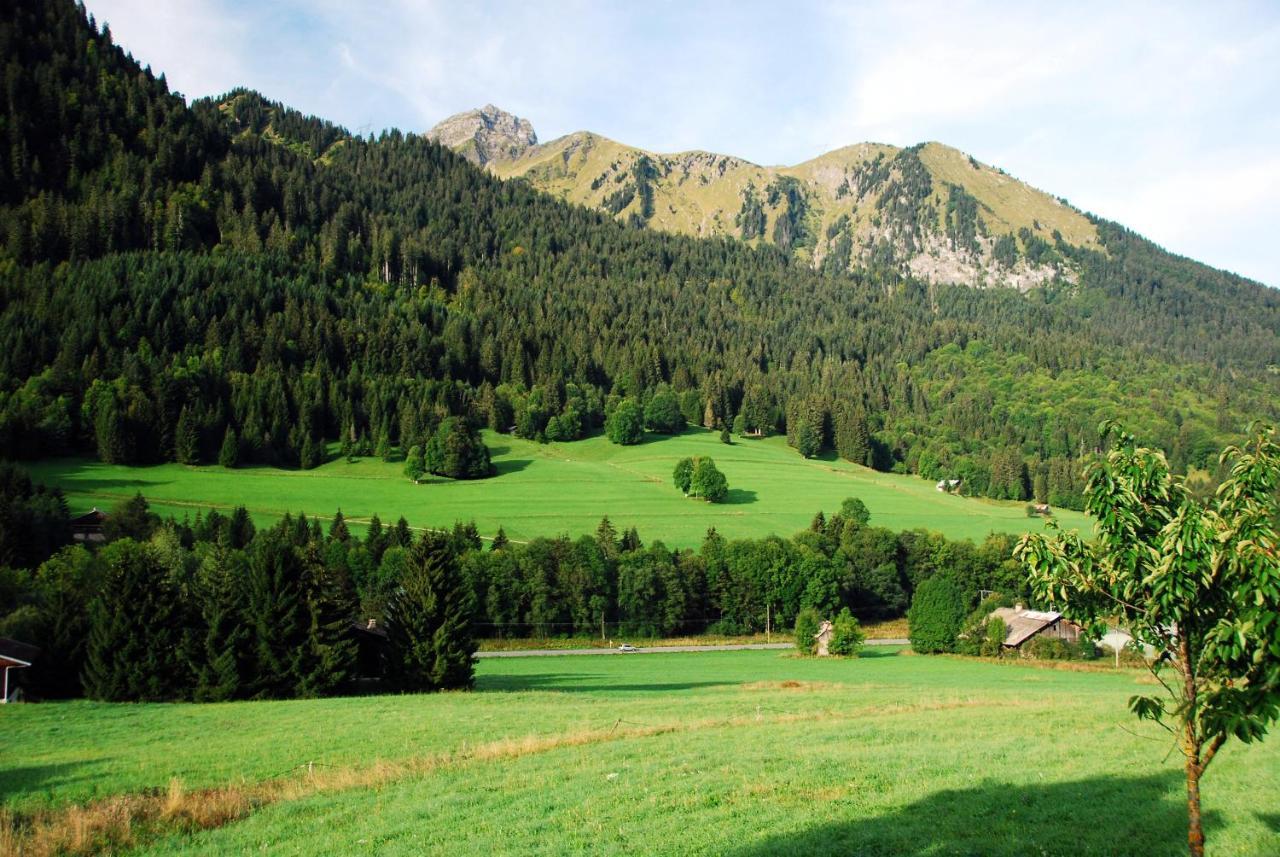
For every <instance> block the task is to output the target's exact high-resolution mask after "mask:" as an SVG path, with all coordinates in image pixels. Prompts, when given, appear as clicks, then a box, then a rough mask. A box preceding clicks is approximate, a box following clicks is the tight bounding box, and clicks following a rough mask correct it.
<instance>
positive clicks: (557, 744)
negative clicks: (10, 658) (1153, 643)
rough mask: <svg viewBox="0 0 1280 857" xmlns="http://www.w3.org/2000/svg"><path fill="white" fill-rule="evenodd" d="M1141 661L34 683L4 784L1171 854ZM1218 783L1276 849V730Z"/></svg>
mask: <svg viewBox="0 0 1280 857" xmlns="http://www.w3.org/2000/svg"><path fill="white" fill-rule="evenodd" d="M1149 681H1150V680H1149V679H1148V678H1147V677H1146V674H1145V672H1138V671H1130V670H1120V671H1110V670H1106V669H1101V668H1099V669H1091V670H1085V671H1082V670H1079V669H1051V668H1047V667H1044V666H1039V667H1037V666H1032V665H1025V664H1018V663H1013V664H1010V663H991V662H979V661H974V660H968V659H961V658H950V657H924V656H917V655H913V654H911V653H909V652H906V651H903V650H900V649H896V648H892V647H876V648H875V649H872V650H870V651H868V652H866V653H865V654H864V656H863V657H861V658H858V659H852V660H829V659H822V660H817V659H802V658H797V657H795V656H794V655H792V654H791V653H787V652H777V651H737V652H717V653H700V654H652V655H645V656H642V657H616V658H599V657H572V656H566V657H556V658H501V659H488V660H484V661H481V662H480V663H479V665H478V678H477V686H476V691H475V692H472V693H445V694H437V695H426V696H379V697H360V698H347V699H328V700H311V701H293V702H240V703H227V704H210V705H193V704H179V705H108V704H97V703H88V702H72V703H61V704H45V705H27V706H23V705H17V706H8V707H6V708H4V709H0V734H3V735H4V736H5V737H6V740H4V741H3V742H0V796H2V797H0V801H2V804H3V807H4V808H5V809H7V810H10V811H16V812H17V813H18V814H19V815H20V816H22V817H29V816H30V814H32V813H38V812H40V811H42V810H44V811H49V812H52V813H53V814H54V815H55V816H56V815H57V814H58V812H59V810H58V808H59V807H63V808H64V809H63V810H62V811H63V812H65V807H67V806H68V805H71V804H88V805H90V806H101V805H104V801H105V802H108V803H109V800H108V799H110V798H111V796H113V795H118V794H121V793H135V794H136V793H143V792H146V791H147V790H154V792H153V793H155V794H158V795H159V797H158V798H156V800H158V801H160V802H161V803H162V804H163V803H164V802H165V801H166V800H168V801H169V802H170V804H172V806H174V807H178V806H180V805H181V801H180V800H178V799H177V798H175V797H174V795H180V793H181V792H182V790H183V789H186V790H198V789H204V788H210V787H215V786H227V787H229V789H228V791H229V792H231V793H236V792H237V791H239V792H244V793H246V794H250V793H251V794H253V795H256V798H255V801H254V802H252V803H250V804H246V807H245V808H246V809H247V816H246V817H243V818H239V819H238V820H230V821H228V823H226V824H225V825H224V826H221V827H218V828H216V829H210V830H204V831H193V832H181V827H182V825H181V824H180V823H178V822H172V819H178V821H179V822H180V820H181V813H180V812H179V811H178V810H177V809H174V810H173V814H172V815H171V816H165V817H166V818H170V819H171V822H170V823H162V824H160V825H159V828H158V830H153V831H152V832H151V833H149V834H148V833H147V832H146V831H142V832H139V833H138V834H137V838H136V841H135V843H134V845H135V848H136V851H137V853H146V854H173V853H190V854H210V855H213V854H242V853H246V852H249V851H254V852H259V851H263V852H269V853H272V854H299V855H302V854H306V855H312V854H316V855H326V854H332V855H339V854H341V855H346V854H354V853H371V854H386V855H401V854H403V855H410V854H415V855H416V854H451V855H458V854H485V855H489V854H517V853H518V854H548V855H550V854H575V853H581V854H587V853H590V854H717V855H719V854H729V855H736V857H755V855H760V857H763V855H777V854H797V855H800V854H805V855H808V854H822V853H857V854H925V855H944V854H984V855H1025V854H1071V855H1082V854H1143V855H1160V854H1181V853H1185V845H1184V842H1185V839H1184V836H1185V833H1184V830H1185V827H1184V825H1185V804H1184V802H1183V792H1182V788H1183V783H1182V777H1181V773H1180V770H1179V762H1180V759H1179V758H1178V754H1177V752H1176V750H1173V751H1172V752H1170V751H1171V749H1172V748H1171V746H1170V743H1169V741H1168V740H1166V736H1165V733H1163V732H1161V731H1159V730H1158V729H1155V728H1152V727H1150V726H1144V725H1140V724H1139V723H1138V722H1137V721H1136V720H1135V719H1134V718H1133V717H1132V716H1131V715H1130V714H1129V713H1128V711H1127V710H1126V700H1127V698H1128V697H1129V696H1130V695H1132V694H1133V693H1135V692H1140V691H1146V690H1148V689H1149ZM15 738H16V740H14V739H15ZM175 780H176V781H178V782H179V783H180V786H177V785H171V783H173V782H174V781H175ZM264 783H265V785H264ZM166 790H168V791H167V792H166ZM166 793H167V794H168V795H169V797H168V798H166V797H165V795H166ZM1204 798H1205V809H1206V813H1207V818H1208V825H1207V827H1208V835H1209V846H1210V853H1212V854H1216V855H1250V857H1255V856H1256V857H1263V855H1274V854H1276V853H1280V815H1278V814H1277V812H1276V807H1277V806H1280V743H1277V742H1276V740H1275V739H1274V738H1273V740H1272V741H1270V742H1269V743H1262V744H1260V745H1254V746H1244V745H1241V744H1239V743H1232V744H1229V745H1228V747H1227V748H1226V749H1224V751H1223V753H1222V754H1221V755H1220V756H1219V758H1218V760H1217V761H1215V762H1214V765H1213V767H1212V768H1211V769H1210V771H1209V773H1208V774H1207V776H1206V778H1205V781H1204ZM166 824H167V826H166ZM175 828H177V829H178V832H173V831H174V829H175ZM166 831H168V832H166ZM157 837H158V838H157ZM0 845H3V842H2V841H0ZM0 850H3V848H0Z"/></svg>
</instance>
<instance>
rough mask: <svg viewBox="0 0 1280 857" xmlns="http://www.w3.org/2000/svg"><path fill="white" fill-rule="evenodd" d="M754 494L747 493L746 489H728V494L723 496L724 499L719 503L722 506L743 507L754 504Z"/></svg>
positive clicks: (752, 492) (755, 496) (751, 492)
mask: <svg viewBox="0 0 1280 857" xmlns="http://www.w3.org/2000/svg"><path fill="white" fill-rule="evenodd" d="M756 498H757V495H756V492H754V491H748V490H747V489H746V488H730V489H729V491H728V493H726V494H725V495H724V499H723V500H721V501H720V504H721V505H722V506H745V505H746V504H748V503H754V502H756Z"/></svg>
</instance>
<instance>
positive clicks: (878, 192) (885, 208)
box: [488, 131, 1101, 289]
mask: <svg viewBox="0 0 1280 857" xmlns="http://www.w3.org/2000/svg"><path fill="white" fill-rule="evenodd" d="M488 166H489V168H490V169H491V170H492V171H493V172H494V173H495V174H497V175H499V176H502V177H504V178H517V177H518V178H523V179H525V180H526V181H528V182H529V183H530V184H532V185H533V186H534V187H536V188H538V189H539V190H543V191H546V192H548V193H552V194H554V195H556V196H559V197H561V198H562V199H566V200H568V201H570V202H575V203H579V204H582V205H587V206H591V207H594V208H597V209H600V210H602V211H606V212H608V213H610V214H612V215H614V216H615V217H617V218H619V219H622V220H625V221H629V222H633V223H634V222H640V223H644V224H646V225H648V226H651V227H653V228H656V229H661V230H664V231H667V232H674V233H679V234H685V235H695V236H699V237H709V236H730V237H734V238H741V239H743V240H746V241H748V242H751V243H760V242H769V243H774V244H779V245H781V246H783V247H784V248H785V249H789V250H792V251H794V252H795V253H796V254H797V255H798V256H799V257H800V258H801V259H803V260H804V261H806V262H807V263H809V264H811V265H813V266H815V267H824V266H825V267H826V268H827V269H828V270H835V271H848V270H851V269H855V268H858V267H861V266H864V265H866V264H867V263H868V262H871V261H873V260H874V261H880V262H889V263H892V264H896V265H898V266H900V267H901V268H902V269H903V270H904V271H906V272H910V273H912V274H915V275H917V276H920V277H921V278H923V279H925V280H928V281H930V282H940V283H959V284H966V285H983V284H991V285H996V284H1003V285H1011V286H1015V287H1017V288H1020V289H1027V288H1030V287H1032V286H1035V285H1039V284H1042V283H1045V282H1048V281H1050V280H1052V279H1054V278H1055V277H1057V276H1062V277H1064V278H1065V279H1067V280H1069V281H1074V271H1075V267H1074V266H1073V265H1071V264H1070V263H1069V262H1067V261H1066V260H1064V259H1062V258H1061V256H1060V255H1058V254H1047V253H1045V252H1044V248H1043V247H1041V246H1040V245H1039V243H1037V242H1043V243H1044V244H1046V245H1049V246H1053V245H1055V244H1056V243H1057V242H1058V241H1059V240H1060V241H1062V242H1063V243H1065V244H1067V245H1069V246H1071V247H1076V248H1083V249H1089V250H1096V249H1098V248H1099V247H1100V246H1101V245H1100V242H1099V239H1098V232H1097V228H1096V226H1095V225H1094V223H1093V222H1092V221H1090V220H1089V218H1087V217H1086V216H1085V215H1083V214H1082V213H1080V212H1079V211H1076V210H1075V209H1073V208H1071V207H1070V206H1069V205H1067V204H1065V203H1063V202H1062V201H1061V200H1058V199H1056V198H1055V197H1053V196H1050V195H1049V194H1047V193H1044V192H1042V191H1039V190H1036V189H1035V188H1032V187H1030V186H1029V185H1026V184H1024V183H1022V182H1020V181H1018V180H1016V179H1014V178H1012V177H1011V176H1009V175H1007V174H1006V173H1004V172H1003V171H1001V170H999V169H997V168H994V167H991V166H988V165H985V164H981V163H979V162H978V161H976V160H974V159H973V158H971V157H969V156H968V155H965V154H964V153H963V152H960V151H958V150H956V149H953V148H951V147H949V146H945V145H942V144H940V143H927V144H924V145H922V146H918V147H912V148H910V149H905V150H904V149H900V148H897V147H894V146H888V145H883V144H877V143H860V144H857V145H853V146H847V147H844V148H842V149H837V150H836V151H833V152H828V153H826V154H824V155H821V156H819V157H817V158H814V159H812V160H809V161H805V162H804V163H801V164H797V165H795V166H791V167H763V166H759V165H756V164H753V163H750V162H749V161H744V160H742V159H739V158H734V157H731V156H726V155H718V154H713V153H710V152H701V151H692V152H680V153H676V154H671V155H662V154H655V153H652V152H646V151H643V150H641V149H636V148H633V147H631V146H627V145H624V144H622V143H618V142H616V141H613V140H610V139H608V138H606V137H601V136H600V135H598V134H593V133H590V132H585V131H584V132H577V133H574V134H569V135H567V136H564V137H561V138H559V139H556V140H552V141H550V142H548V143H544V144H542V145H538V146H533V147H529V148H525V149H523V150H522V151H520V153H519V154H518V155H516V156H514V157H507V158H500V159H495V160H491V161H489V163H488ZM1024 230H1025V233H1024ZM1005 236H1007V239H1006V241H1005V243H1004V244H1003V245H1002V246H1000V247H997V241H998V240H999V239H1000V238H1002V237H1005Z"/></svg>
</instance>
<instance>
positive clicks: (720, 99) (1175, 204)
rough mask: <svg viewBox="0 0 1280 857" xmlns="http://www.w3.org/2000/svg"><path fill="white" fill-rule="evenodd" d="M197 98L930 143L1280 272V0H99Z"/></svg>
mask: <svg viewBox="0 0 1280 857" xmlns="http://www.w3.org/2000/svg"><path fill="white" fill-rule="evenodd" d="M87 5H88V7H89V11H90V12H91V13H93V14H94V15H95V17H96V18H97V19H98V21H99V22H102V21H106V22H108V23H110V25H111V28H112V32H113V33H114V35H115V38H116V40H117V41H118V42H120V43H121V44H122V45H124V46H125V48H127V49H128V50H130V51H131V52H132V53H133V54H134V55H135V56H136V57H137V58H138V59H140V60H141V61H143V62H145V63H150V64H151V65H152V67H153V69H155V70H156V71H163V72H165V74H166V76H167V78H168V80H169V83H170V85H171V86H172V87H174V88H175V89H177V90H178V91H180V92H182V93H184V94H185V95H187V96H188V97H189V98H196V97H200V96H204V95H213V94H218V93H221V92H225V91H226V90H228V89H231V88H233V87H235V86H241V85H243V86H248V87H251V88H254V89H257V90H259V91H261V92H263V93H264V94H265V95H267V96H268V97H270V98H272V99H275V100H279V101H283V102H285V103H286V104H289V105H290V106H293V107H296V108H298V109H300V110H303V111H305V112H308V113H314V114H316V115H319V116H323V117H325V118H328V119H332V120H334V121H336V122H339V123H341V124H343V125H345V126H347V127H348V128H350V129H351V130H353V131H360V132H370V131H373V132H376V131H379V130H381V129H383V128H390V127H396V128H400V129H402V130H405V131H423V130H426V129H428V128H430V127H431V126H432V125H433V124H435V122H437V121H438V120H439V119H442V118H443V117H445V116H447V115H449V114H452V113H456V112H458V111H461V110H466V109H469V108H471V107H478V106H480V105H483V104H485V103H493V104H496V105H498V106H499V107H502V108H504V109H506V110H509V111H511V112H513V113H516V114H518V115H520V116H523V117H525V118H528V119H529V120H530V121H532V122H533V125H534V128H535V129H536V130H537V132H538V135H539V137H540V138H541V139H543V140H550V139H552V138H554V137H557V136H559V135H561V134H565V133H568V132H571V131H576V130H580V129H589V130H592V131H596V132H598V133H601V134H604V135H605V136H608V137H612V138H614V139H616V140H620V141H622V142H625V143H629V144H631V145H635V146H641V147H643V148H646V149H651V150H655V151H660V152H671V151H680V150H685V149H707V150H711V151H716V152H723V153H727V154H734V155H738V156H740V157H744V158H747V159H749V160H752V161H755V162H757V163H763V164H792V163H797V162H799V161H803V160H806V159H808V158H811V157H815V156H817V155H819V154H821V153H822V152H825V151H828V150H830V149H834V148H837V147H839V146H843V145H847V144H850V143H855V142H860V141H863V140H874V141H878V142H886V143H894V144H897V145H909V144H912V143H916V142H920V141H924V140H939V141H941V142H944V143H947V144H949V145H952V146H956V147H957V148H960V149H963V150H964V151H966V152H969V153H970V154H973V155H974V156H975V157H977V158H979V159H980V160H983V161H986V162H988V163H992V164H995V165H997V166H1000V167H1003V168H1004V169H1005V170H1007V171H1008V172H1010V173H1012V174H1013V175H1015V176H1017V177H1019V178H1021V179H1023V180H1025V181H1028V182H1030V183H1031V184H1034V185H1036V186H1037V187H1040V188H1043V189H1044V190H1047V191H1049V192H1051V193H1053V194H1055V195H1058V196H1063V197H1066V198H1067V199H1069V200H1070V201H1071V202H1072V203H1073V204H1075V205H1077V206H1079V207H1081V208H1084V209H1086V210H1089V211H1093V212H1096V213H1098V214H1100V215H1102V216H1104V217H1108V218H1110V219H1113V220H1117V221H1119V222H1121V223H1124V224H1125V225H1127V226H1129V227H1131V228H1133V229H1135V230H1137V231H1139V232H1141V233H1143V234H1144V235H1147V236H1148V237H1150V238H1152V239H1154V240H1156V241H1157V242H1159V243H1161V244H1162V245H1164V246H1165V247H1167V248H1168V249H1170V250H1173V251H1174V252H1177V253H1182V254H1184V255H1187V256H1192V257H1194V258H1197V259H1200V260H1202V261H1205V262H1209V263H1210V264H1213V265H1216V266H1219V267H1223V268H1227V269H1229V270H1233V271H1236V272H1238V273H1241V274H1245V275H1247V276H1251V277H1254V278H1256V279H1259V280H1261V281H1262V282H1265V283H1267V284H1269V285H1272V286H1280V142H1278V141H1280V4H1277V3H1272V2H1258V3H1199V4H1193V3H1187V4H1183V3H1175V2H1161V3H1142V2H1126V3H1091V2H1083V3H1072V4H1061V3H1054V4H1049V3H1037V2H1030V3H1027V2H1022V3H969V2H963V0H961V2H938V3H916V2H883V3H875V2H867V3H848V4H841V3H808V2H799V3H776V2H774V3H750V2H736V3H692V2H685V3H678V2H653V1H652V0H650V2H596V3H578V2H568V0H566V2H545V3H537V2H502V3H484V2H434V0H384V2H377V3H372V2H368V3H366V2H351V0H346V1H345V2H344V0H313V2H296V0H283V2H275V3H272V2H266V0H262V2H245V0H88V2H87Z"/></svg>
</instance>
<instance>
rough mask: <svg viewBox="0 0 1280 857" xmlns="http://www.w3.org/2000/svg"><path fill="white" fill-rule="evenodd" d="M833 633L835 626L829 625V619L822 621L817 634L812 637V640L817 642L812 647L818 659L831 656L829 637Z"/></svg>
mask: <svg viewBox="0 0 1280 857" xmlns="http://www.w3.org/2000/svg"><path fill="white" fill-rule="evenodd" d="M834 633H835V626H833V625H832V624H831V620H830V619H823V620H822V626H821V627H820V628H818V633H816V634H814V635H813V639H814V640H816V641H817V644H816V646H815V647H814V654H816V655H817V656H818V657H820V658H825V657H826V656H827V655H829V654H831V651H830V647H831V637H832V635H833V634H834Z"/></svg>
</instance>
